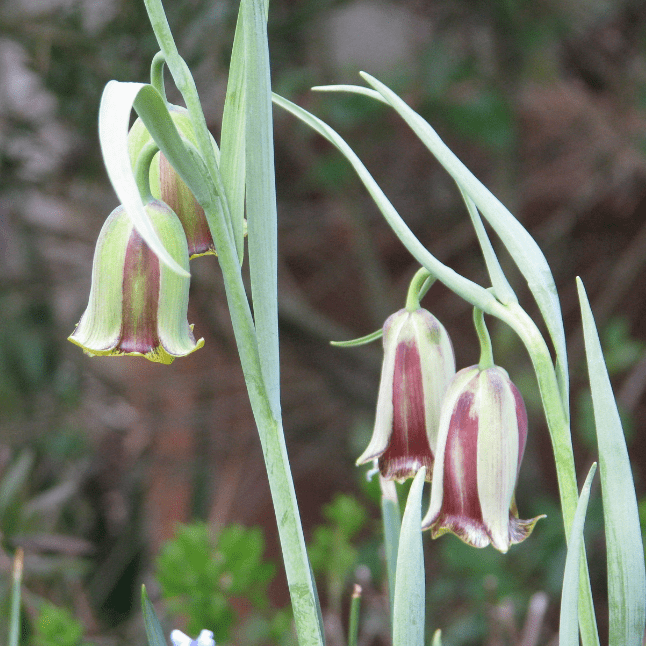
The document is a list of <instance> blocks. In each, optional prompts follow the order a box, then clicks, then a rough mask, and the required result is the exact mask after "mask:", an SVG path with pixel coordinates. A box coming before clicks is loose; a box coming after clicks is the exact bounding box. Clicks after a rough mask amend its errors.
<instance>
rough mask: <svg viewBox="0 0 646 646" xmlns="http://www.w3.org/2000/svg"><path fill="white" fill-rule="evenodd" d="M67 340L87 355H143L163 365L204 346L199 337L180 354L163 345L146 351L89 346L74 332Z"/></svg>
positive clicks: (202, 340)
mask: <svg viewBox="0 0 646 646" xmlns="http://www.w3.org/2000/svg"><path fill="white" fill-rule="evenodd" d="M191 329H192V326H191ZM67 340H68V341H70V342H71V343H73V344H74V345H78V346H79V348H81V350H83V352H84V353H85V354H86V355H87V356H88V357H143V358H144V359H148V361H152V362H153V363H163V364H165V365H170V364H171V363H173V361H175V359H177V358H178V357H185V356H187V355H189V354H192V353H193V352H195V351H196V350H199V349H200V348H201V347H203V346H204V339H199V340H198V341H196V342H195V345H193V347H192V348H188V349H187V350H186V352H182V353H181V354H170V353H169V352H168V351H167V350H166V348H164V346H163V345H158V346H155V347H153V348H150V350H148V351H147V352H137V351H133V352H129V351H125V350H122V349H121V348H120V347H119V346H118V345H117V346H113V347H110V348H105V349H102V348H95V347H92V348H91V347H88V346H87V345H84V344H83V342H81V341H80V340H79V339H77V338H75V337H74V334H72V335H71V336H68V337H67Z"/></svg>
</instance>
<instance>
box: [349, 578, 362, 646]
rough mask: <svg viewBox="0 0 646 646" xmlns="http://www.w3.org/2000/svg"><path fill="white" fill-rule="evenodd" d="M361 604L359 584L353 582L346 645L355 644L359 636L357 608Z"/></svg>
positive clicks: (355, 645)
mask: <svg viewBox="0 0 646 646" xmlns="http://www.w3.org/2000/svg"><path fill="white" fill-rule="evenodd" d="M360 606H361V586H360V585H357V584H356V583H355V585H354V590H353V591H352V601H351V602H350V626H349V628H348V646H357V640H358V638H359V608H360Z"/></svg>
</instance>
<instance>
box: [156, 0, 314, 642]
mask: <svg viewBox="0 0 646 646" xmlns="http://www.w3.org/2000/svg"><path fill="white" fill-rule="evenodd" d="M145 3H146V9H147V11H148V15H149V18H150V21H151V24H152V26H153V29H154V31H155V36H156V37H157V40H158V42H159V45H160V47H161V50H162V52H163V53H164V56H165V58H166V62H167V65H168V67H169V69H170V71H171V74H172V75H173V78H174V80H175V83H176V85H177V87H178V88H179V90H180V92H181V93H182V96H183V97H184V100H185V101H186V105H187V107H188V110H189V113H190V115H191V121H192V123H193V127H194V129H195V134H196V138H197V141H198V146H199V150H200V153H201V154H202V156H203V157H204V159H205V161H206V165H207V167H208V168H209V172H210V174H211V177H212V179H213V181H214V183H215V187H216V190H217V191H218V194H219V196H220V198H221V203H220V204H217V205H203V206H206V208H205V214H206V218H207V222H208V224H209V228H210V229H211V234H212V236H213V240H214V241H215V245H216V248H217V249H218V260H219V263H220V268H221V270H222V275H223V279H224V287H225V291H226V295H227V302H228V305H229V311H230V313H231V321H232V324H233V330H234V335H235V339H236V344H237V347H238V352H239V354H240V362H241V364H242V371H243V374H244V377H245V382H246V385H247V391H248V393H249V400H250V403H251V408H252V411H253V415H254V419H255V421H256V426H257V428H258V434H259V436H260V443H261V446H262V451H263V456H264V459H265V465H266V468H267V476H268V479H269V487H270V491H271V496H272V501H273V505H274V511H275V514H276V519H277V524H278V534H279V538H280V543H281V547H282V551H283V559H284V563H285V572H286V575H287V583H288V586H289V591H290V595H291V599H292V609H293V612H294V621H295V624H296V631H297V633H298V640H299V644H300V645H301V646H322V645H323V634H322V627H321V624H320V622H319V613H318V604H317V601H316V594H315V589H314V580H313V577H312V574H311V569H310V565H309V559H308V556H307V551H306V548H305V540H304V538H303V529H302V526H301V520H300V514H299V509H298V503H297V501H296V492H295V490H294V483H293V479H292V474H291V471H290V468H289V460H288V457H287V449H286V446H285V437H284V434H283V428H282V423H281V421H280V419H278V418H277V416H275V415H274V413H273V411H272V407H271V404H270V400H269V396H268V393H267V389H266V385H265V382H264V379H263V375H262V370H261V362H260V353H259V348H258V340H257V336H256V330H255V326H254V322H253V318H252V315H251V309H250V307H249V301H248V299H247V295H246V292H245V288H244V283H243V281H242V274H241V270H240V263H239V261H238V254H237V251H236V248H235V243H234V237H233V232H232V227H231V221H230V217H229V215H228V207H227V204H226V198H225V195H224V191H223V189H222V181H221V177H220V174H219V171H218V168H217V164H216V161H215V155H214V152H213V148H212V144H211V139H210V136H209V132H208V129H207V127H206V121H205V119H204V114H203V113H202V110H201V106H200V102H199V98H198V96H197V90H196V88H195V83H194V81H193V78H192V76H191V74H190V71H189V70H188V68H187V67H186V64H185V63H184V61H183V60H182V59H181V57H180V56H179V54H178V52H177V48H176V47H175V43H174V41H173V37H172V34H171V32H170V28H169V26H168V22H167V20H166V15H165V14H164V10H163V7H162V4H161V0H145Z"/></svg>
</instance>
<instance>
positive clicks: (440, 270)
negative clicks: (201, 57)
mask: <svg viewBox="0 0 646 646" xmlns="http://www.w3.org/2000/svg"><path fill="white" fill-rule="evenodd" d="M273 100H274V103H275V104H276V105H279V106H280V107H281V108H284V109H285V110H287V111H288V112H291V113H292V114H293V115H294V116H296V117H298V118H299V119H300V120H301V121H303V122H304V123H306V124H307V125H308V126H310V128H312V129H313V130H315V131H316V132H318V133H319V134H320V135H322V136H323V137H325V138H326V139H327V140H328V141H329V142H330V143H331V144H333V145H334V146H335V147H336V148H337V149H338V150H339V151H340V152H341V153H342V154H343V155H344V156H345V158H346V159H347V160H348V161H349V162H350V164H352V167H353V168H354V170H355V172H356V173H357V175H358V176H359V179H360V180H361V181H362V182H363V184H364V186H365V187H366V189H367V190H368V193H370V196H371V197H372V199H373V200H374V202H375V204H376V205H377V207H378V208H379V210H380V211H381V213H382V214H383V216H384V218H385V219H386V221H387V222H388V224H389V225H390V227H391V228H392V230H393V231H394V232H395V235H397V237H398V238H399V239H400V240H401V241H402V243H403V244H404V246H405V247H406V249H408V251H409V252H410V253H411V255H412V256H413V257H414V258H415V259H416V260H417V261H418V262H419V263H420V265H422V266H423V267H426V269H428V271H429V272H430V273H431V274H432V275H433V276H435V277H437V279H438V280H440V281H441V282H443V283H444V284H445V285H446V286H447V287H448V288H449V289H451V290H452V291H454V292H455V293H456V294H457V295H458V296H460V297H462V298H464V299H465V300H467V301H468V302H469V303H471V304H472V305H476V306H477V307H479V308H480V309H482V310H484V311H485V312H488V313H490V314H494V315H495V312H494V311H493V309H494V308H495V305H496V304H498V303H497V301H496V299H495V298H494V296H493V295H492V294H490V293H489V292H488V291H487V290H486V289H484V288H483V287H481V286H480V285H477V284H476V283H474V282H472V281H470V280H468V279H467V278H464V276H461V275H460V274H458V273H457V272H455V271H453V269H451V268H450V267H447V266H446V265H444V264H442V263H441V262H440V261H439V260H437V258H435V256H433V254H431V253H430V252H429V251H428V250H427V249H426V248H425V247H424V245H423V244H422V243H421V242H420V241H419V240H418V239H417V237H416V236H415V234H414V233H413V232H412V231H411V230H410V229H409V227H408V226H407V224H406V223H405V222H404V221H403V220H402V218H401V216H400V215H399V213H397V211H396V210H395V207H394V206H393V205H392V204H391V203H390V200H388V198H387V197H386V196H385V195H384V192H383V191H382V190H381V188H380V187H379V185H378V184H377V182H375V180H374V179H373V177H372V175H370V173H369V172H368V170H367V168H366V167H365V166H364V165H363V163H362V161H361V160H360V159H359V158H358V157H357V155H356V154H355V153H354V151H353V150H352V149H351V148H350V146H348V144H347V143H346V142H345V141H344V140H343V138H342V137H341V136H339V134H338V133H337V132H336V131H334V130H333V129H332V128H330V126H328V125H327V124H326V123H324V122H323V121H321V120H320V119H318V118H317V117H315V116H314V115H312V114H310V113H309V112H308V111H307V110H304V109H303V108H301V107H299V106H297V105H296V104H295V103H292V102H291V101H288V100H287V99H284V98H283V97H281V96H278V95H277V94H274V95H273Z"/></svg>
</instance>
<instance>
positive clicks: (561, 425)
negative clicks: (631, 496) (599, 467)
mask: <svg viewBox="0 0 646 646" xmlns="http://www.w3.org/2000/svg"><path fill="white" fill-rule="evenodd" d="M494 309H495V310H496V311H495V312H492V313H495V315H496V316H498V317H499V318H500V319H501V320H503V321H505V322H506V323H507V324H508V325H509V326H511V328H512V329H513V330H514V331H515V332H516V333H517V334H518V336H519V337H520V338H521V340H522V341H523V343H524V345H525V347H526V348H527V351H528V353H529V356H530V358H531V360H532V364H533V366H534V371H535V372H536V378H537V380H538V387H539V390H540V393H541V399H542V401H543V409H544V411H545V417H546V419H547V426H548V428H549V432H550V438H551V440H552V450H553V451H554V459H555V462H556V475H557V480H558V485H559V494H560V498H561V510H562V513H563V524H564V526H565V538H566V541H567V540H569V536H570V533H571V528H572V523H573V521H574V514H575V512H576V506H577V502H578V488H577V481H576V470H575V467H574V453H573V451H572V435H571V432H570V423H569V420H568V417H567V415H566V412H565V410H564V408H563V400H562V399H561V393H560V390H559V385H558V381H557V378H556V372H555V370H554V365H553V363H552V357H551V355H550V351H549V349H548V347H547V345H546V343H545V340H544V339H543V336H542V335H541V333H540V331H539V330H538V328H537V327H536V324H535V323H534V321H533V320H532V319H531V318H530V317H529V315H528V314H527V313H526V312H525V310H524V309H523V308H522V307H521V306H520V305H518V303H509V304H508V305H506V306H503V305H501V306H500V307H499V308H498V307H496V308H494ZM579 585H580V587H579V626H580V629H581V641H582V644H583V646H598V645H599V635H598V631H597V623H596V619H595V614H594V604H593V601H592V591H591V588H590V575H589V572H588V563H587V559H586V557H585V549H583V554H582V559H581V568H580V584H579Z"/></svg>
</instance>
